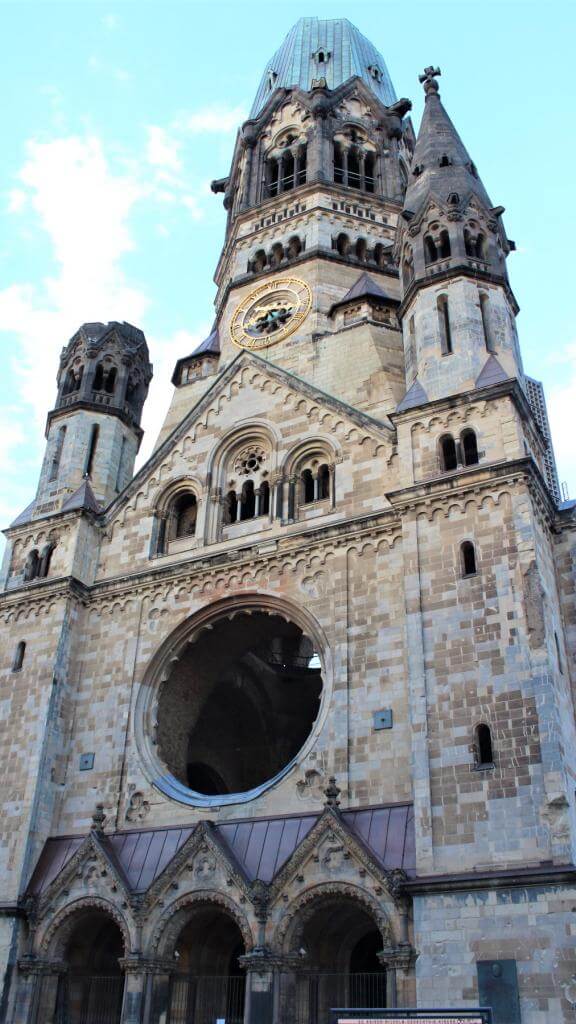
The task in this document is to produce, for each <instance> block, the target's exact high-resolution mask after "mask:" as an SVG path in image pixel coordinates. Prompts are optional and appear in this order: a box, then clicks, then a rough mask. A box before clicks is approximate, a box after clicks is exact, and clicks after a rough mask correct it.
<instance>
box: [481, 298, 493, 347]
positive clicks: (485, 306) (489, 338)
mask: <svg viewBox="0 0 576 1024" xmlns="http://www.w3.org/2000/svg"><path fill="white" fill-rule="evenodd" d="M480 315H481V317H482V330H483V332H484V344H485V345H486V351H487V352H494V351H495V349H496V346H495V345H494V335H493V331H492V317H491V315H490V299H489V298H488V296H487V295H486V293H485V292H480Z"/></svg>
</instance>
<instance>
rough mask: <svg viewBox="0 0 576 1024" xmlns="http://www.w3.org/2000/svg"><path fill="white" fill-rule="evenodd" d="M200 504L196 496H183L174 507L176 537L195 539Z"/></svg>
mask: <svg viewBox="0 0 576 1024" xmlns="http://www.w3.org/2000/svg"><path fill="white" fill-rule="evenodd" d="M197 515H198V503H197V501H196V495H195V494H183V495H182V496H181V497H180V498H179V499H178V500H177V502H176V504H175V507H174V516H175V519H176V523H175V535H176V537H193V536H194V534H195V533H196V518H197Z"/></svg>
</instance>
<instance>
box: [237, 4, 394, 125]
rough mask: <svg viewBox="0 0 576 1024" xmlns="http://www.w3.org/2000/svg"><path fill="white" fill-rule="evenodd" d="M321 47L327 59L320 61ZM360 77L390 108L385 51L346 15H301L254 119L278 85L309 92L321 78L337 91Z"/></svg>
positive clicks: (264, 83) (271, 67)
mask: <svg viewBox="0 0 576 1024" xmlns="http://www.w3.org/2000/svg"><path fill="white" fill-rule="evenodd" d="M319 51H322V52H323V54H324V57H325V59H324V61H321V62H320V61H319V60H318V54H319ZM328 54H329V55H330V56H329V57H327V55H328ZM356 75H358V76H359V77H360V78H362V79H363V81H364V82H365V83H366V85H367V86H368V88H369V89H371V91H372V92H373V93H374V95H375V96H377V97H378V99H379V100H380V101H381V102H382V103H384V104H385V105H386V106H387V107H389V106H390V105H391V104H392V103H395V101H396V94H395V92H394V87H393V85H392V82H391V80H390V75H389V74H388V69H387V67H386V64H385V63H384V58H383V57H382V54H380V53H379V52H378V50H377V49H376V47H375V46H373V45H372V43H371V42H370V40H369V39H366V36H363V35H362V33H361V32H359V31H358V29H357V28H356V26H355V25H352V24H351V22H349V21H348V20H347V19H346V18H333V19H329V20H323V19H322V20H321V19H320V18H300V20H299V21H297V22H296V24H295V25H294V27H293V28H292V29H290V32H289V33H288V35H287V36H286V39H285V40H284V42H283V43H282V46H281V47H280V49H279V50H278V51H277V52H276V53H275V54H274V56H273V57H272V60H271V61H270V62H269V64H268V65H267V67H266V70H265V72H264V74H263V76H262V80H261V82H260V85H259V87H258V92H257V93H256V99H255V100H254V104H253V106H252V110H251V111H250V117H257V115H258V114H259V113H260V111H261V110H262V107H263V106H264V104H265V103H266V101H267V99H268V97H269V96H270V95H271V93H272V92H274V90H275V89H286V88H290V87H292V86H298V87H299V88H300V89H303V90H304V91H305V92H309V91H310V89H311V88H312V80H313V79H318V78H325V79H326V84H327V86H328V88H329V89H337V88H338V86H339V85H342V83H343V82H347V81H348V79H349V78H353V77H354V76H356Z"/></svg>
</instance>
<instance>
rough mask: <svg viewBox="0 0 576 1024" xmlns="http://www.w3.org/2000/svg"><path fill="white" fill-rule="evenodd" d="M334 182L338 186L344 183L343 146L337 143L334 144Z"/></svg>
mask: <svg viewBox="0 0 576 1024" xmlns="http://www.w3.org/2000/svg"><path fill="white" fill-rule="evenodd" d="M334 181H335V182H336V184H337V185H342V183H343V181H344V157H343V153H342V146H340V145H339V143H337V142H335V143H334Z"/></svg>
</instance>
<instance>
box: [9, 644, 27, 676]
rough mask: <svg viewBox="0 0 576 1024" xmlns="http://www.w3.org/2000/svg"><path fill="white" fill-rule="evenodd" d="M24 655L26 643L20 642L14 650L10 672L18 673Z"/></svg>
mask: <svg viewBox="0 0 576 1024" xmlns="http://www.w3.org/2000/svg"><path fill="white" fill-rule="evenodd" d="M25 654H26V641H25V640H20V643H19V644H17V646H16V650H15V651H14V661H13V662H12V671H13V672H19V671H20V669H21V668H22V665H23V664H24V655H25Z"/></svg>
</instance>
